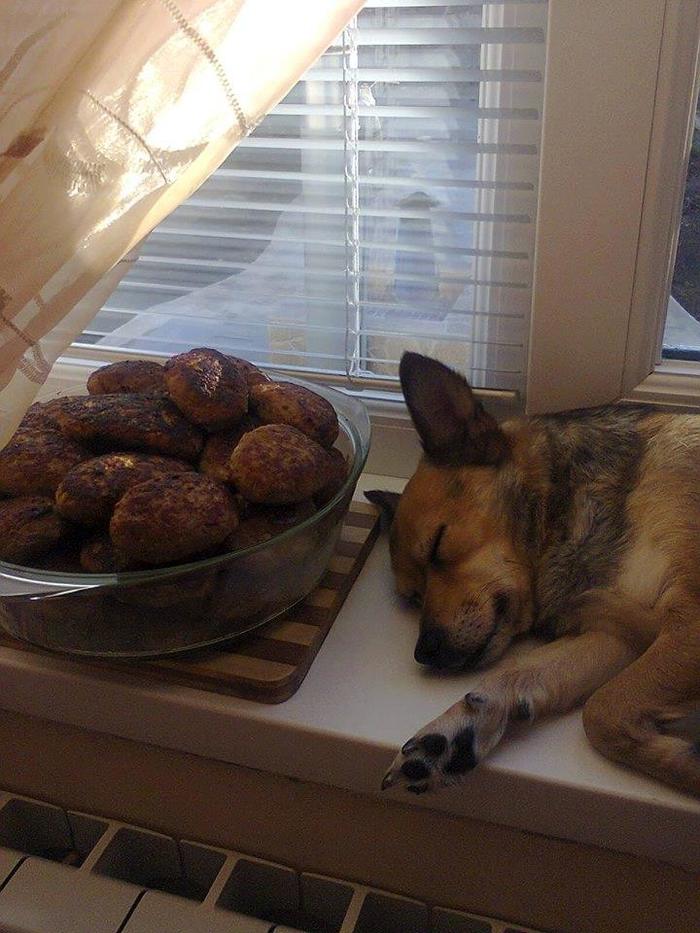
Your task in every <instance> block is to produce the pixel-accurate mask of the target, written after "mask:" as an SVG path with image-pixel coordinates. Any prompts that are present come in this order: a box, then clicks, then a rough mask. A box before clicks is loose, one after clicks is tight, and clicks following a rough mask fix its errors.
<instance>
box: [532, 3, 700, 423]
mask: <svg viewBox="0 0 700 933" xmlns="http://www.w3.org/2000/svg"><path fill="white" fill-rule="evenodd" d="M572 36H575V37H576V38H575V41H574V40H572V39H571V37H572ZM623 39H624V41H623ZM699 47H700V9H699V8H698V5H697V3H696V2H693V0H665V2H664V0H615V3H614V4H611V3H609V2H605V0H591V2H589V3H587V4H574V3H571V4H557V3H552V4H550V18H549V31H548V48H547V72H546V75H545V103H544V116H543V136H542V153H541V185H540V203H539V213H538V231H537V244H536V248H535V276H534V287H533V308H532V317H531V329H530V356H529V360H528V376H527V378H528V383H527V410H528V411H529V412H533V413H536V412H547V411H556V410H561V409H567V408H578V407H584V406H589V405H597V404H604V403H607V402H611V401H614V400H617V399H620V398H630V399H636V400H642V399H643V400H644V401H647V402H656V403H658V404H662V405H669V404H677V405H681V406H686V405H688V404H691V398H693V394H694V402H693V403H694V404H700V366H694V365H693V364H691V363H688V364H682V365H669V362H670V361H668V362H667V361H664V362H661V359H660V348H661V340H662V336H663V327H664V323H665V318H666V310H667V303H668V295H669V292H670V281H671V277H672V272H673V263H674V261H675V246H676V241H677V230H678V222H679V216H680V210H681V202H682V196H683V190H684V185H685V176H686V172H687V161H688V152H689V138H690V137H689V133H690V129H689V128H690V125H691V121H692V117H693V113H694V109H695V100H696V95H697V82H698V49H699ZM585 49H589V50H590V49H594V50H595V52H596V54H595V55H592V54H590V55H588V57H586V54H585ZM640 89H641V91H640ZM577 102H578V105H577ZM602 104H604V105H605V107H606V110H607V112H608V114H613V115H614V119H612V120H610V119H608V120H607V121H606V120H605V113H604V112H603V110H602ZM591 141H593V146H591ZM572 177H574V178H576V181H577V185H576V194H577V201H576V203H575V204H573V205H572V204H571V203H570V202H571V179H572ZM669 177H670V178H671V184H669V183H668V180H669ZM567 196H568V199H567ZM562 204H564V205H566V208H565V209H563V210H562V207H561V205H562ZM694 379H695V380H697V381H696V383H695V389H694V392H693V391H692V390H691V387H692V385H693V381H694ZM674 387H675V389H674Z"/></svg>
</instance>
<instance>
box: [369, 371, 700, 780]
mask: <svg viewBox="0 0 700 933" xmlns="http://www.w3.org/2000/svg"><path fill="white" fill-rule="evenodd" d="M402 383H403V387H404V392H405V394H406V398H407V402H408V404H409V408H410V410H411V413H412V415H413V417H414V422H415V423H416V426H417V428H418V431H419V434H420V435H421V438H422V440H423V444H424V447H425V449H426V456H425V457H424V459H423V461H422V462H421V464H420V466H419V467H418V470H417V471H416V473H415V474H414V476H413V477H412V478H411V480H410V481H409V482H408V485H407V486H406V489H405V491H404V493H403V495H402V496H401V498H400V500H399V501H398V504H397V508H396V513H395V516H394V520H393V523H392V526H391V539H390V540H391V554H392V565H393V569H394V572H395V576H396V582H397V587H398V590H399V592H400V593H402V594H403V595H404V596H406V597H407V598H411V599H413V600H414V601H416V602H418V603H419V604H420V606H421V632H422V634H421V637H420V638H419V643H418V646H417V649H416V652H417V653H416V656H417V658H418V659H419V660H421V661H422V662H423V663H428V664H431V665H433V666H438V667H456V666H467V667H479V668H483V667H489V666H490V665H491V664H492V663H493V662H495V661H496V660H497V659H498V658H500V656H501V655H502V654H503V653H504V651H505V650H506V648H507V647H508V645H509V643H510V642H511V640H512V639H513V638H514V637H517V636H519V635H522V634H524V633H526V632H533V633H534V634H543V635H546V636H547V637H549V638H550V639H552V640H551V641H550V643H549V644H545V645H543V646H542V647H539V648H537V649H535V650H534V651H532V652H531V653H529V654H527V655H525V656H524V657H521V658H519V659H517V660H509V659H507V658H506V659H504V660H503V661H501V662H500V663H499V664H497V665H496V666H495V667H492V668H491V667H489V670H488V671H487V672H486V673H485V675H484V676H483V679H482V680H481V681H480V683H479V685H478V687H477V688H476V689H475V690H474V691H472V692H471V693H470V694H467V696H466V697H465V698H463V699H462V700H460V701H459V702H458V703H456V704H455V705H454V706H453V707H451V709H450V710H448V711H447V712H446V713H445V714H443V716H441V717H438V719H437V720H435V721H434V722H433V723H431V724H429V725H428V726H426V727H425V728H424V729H422V730H421V731H420V732H419V733H418V734H417V735H416V736H415V737H414V738H413V739H411V740H410V741H409V742H408V743H407V744H406V745H405V746H404V749H403V750H402V753H401V754H400V755H399V756H398V757H397V759H396V761H395V762H394V764H393V765H392V768H391V769H390V770H389V772H388V774H387V777H386V778H385V786H388V785H391V784H395V783H403V784H405V785H406V786H407V787H408V789H411V790H413V791H415V792H423V791H425V790H429V789H434V788H436V787H438V786H440V785H443V784H450V783H454V782H455V781H457V780H460V779H461V778H462V777H463V776H464V774H465V773H466V772H467V771H468V770H469V769H470V768H471V767H473V766H474V765H475V764H477V763H478V762H479V761H480V760H481V759H482V758H483V757H484V755H486V754H488V752H489V751H490V750H491V749H492V748H493V747H494V746H495V745H496V744H497V743H498V741H499V740H500V739H501V737H502V735H503V733H504V732H505V730H506V728H507V725H508V722H509V721H510V720H512V719H515V718H519V719H523V718H528V719H533V718H535V717H539V716H543V715H547V714H550V713H556V712H562V711H565V710H568V709H570V708H572V707H573V706H575V705H577V704H580V703H582V702H585V707H584V717H583V721H584V727H585V730H586V733H587V735H588V737H589V739H590V741H591V742H592V744H593V745H594V746H595V747H596V748H597V749H598V750H599V751H600V752H602V753H603V754H604V755H606V756H608V757H610V758H612V759H615V760H617V761H620V762H622V763H624V764H626V765H629V766H631V767H633V768H636V769H638V770H641V771H644V772H646V773H647V774H650V775H653V776H654V777H656V778H659V779H660V780H663V781H666V782H669V783H671V784H674V785H675V786H677V787H680V788H682V789H684V790H687V791H690V792H692V793H695V794H700V744H699V743H698V742H697V741H694V740H692V739H690V738H688V736H684V735H681V734H677V732H678V730H677V724H678V723H679V722H681V721H683V719H684V717H687V716H688V714H690V713H692V712H693V711H694V710H697V709H698V707H700V416H694V415H673V414H662V413H658V412H656V411H654V410H653V409H649V410H648V411H639V410H634V411H633V410H631V409H623V408H619V409H614V408H610V409H606V410H601V411H600V412H593V413H590V414H588V413H576V414H575V415H572V416H571V417H570V418H566V417H563V416H555V417H554V418H550V419H546V418H543V419H521V420H517V421H512V422H508V423H505V424H503V425H501V426H500V427H499V426H498V425H496V423H495V422H494V421H493V420H492V419H490V417H489V416H488V415H487V414H486V413H485V412H484V411H483V409H482V408H481V406H480V405H479V403H478V402H477V401H476V400H475V398H474V397H473V395H472V393H471V391H470V390H469V387H468V386H467V385H466V383H465V382H464V381H463V380H461V378H460V377H457V376H456V375H455V374H454V373H452V372H451V371H449V370H447V369H446V367H442V366H441V365H440V364H438V363H436V362H435V361H431V360H427V359H426V358H423V357H419V356H417V355H416V354H408V355H407V356H406V357H405V358H404V361H403V363H402ZM606 431H607V432H609V444H610V447H609V448H607V447H606V446H605V444H606V437H607V436H608V435H606ZM563 464H565V466H566V469H565V470H564V467H563ZM559 487H561V488H559ZM563 515H565V519H564V518H562V516H563ZM586 701H587V702H586Z"/></svg>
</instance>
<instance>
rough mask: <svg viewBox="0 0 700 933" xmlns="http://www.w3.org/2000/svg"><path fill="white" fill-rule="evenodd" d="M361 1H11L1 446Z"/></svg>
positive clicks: (0, 30)
mask: <svg viewBox="0 0 700 933" xmlns="http://www.w3.org/2000/svg"><path fill="white" fill-rule="evenodd" d="M362 5H363V0H177V2H176V0H99V2H96V0H3V2H2V4H0V234H1V238H0V447H2V445H3V444H4V443H5V442H6V441H7V439H8V437H9V436H10V434H11V433H12V431H13V430H14V428H15V427H16V425H17V423H18V422H19V420H20V418H21V417H22V414H23V413H24V411H25V410H26V408H27V407H28V405H29V404H30V403H31V401H32V399H33V398H34V396H35V394H36V391H37V390H38V388H39V386H40V385H41V384H42V383H43V382H44V380H45V379H46V377H47V375H48V372H49V369H50V367H51V365H52V363H53V362H54V361H55V360H56V358H57V357H58V356H59V354H60V353H61V352H62V351H63V350H64V349H65V348H66V347H67V346H68V345H69V344H70V342H71V340H72V339H73V338H74V337H75V336H76V335H77V334H79V333H80V332H81V331H82V330H83V329H84V327H85V325H86V324H87V323H88V322H89V321H90V319H91V318H92V317H93V316H94V314H95V313H96V311H97V310H98V308H99V307H100V305H101V304H102V302H103V300H104V298H105V297H106V295H107V294H109V292H110V291H111V289H112V288H113V287H114V285H115V284H116V282H117V281H118V279H119V278H120V276H121V275H122V274H123V271H124V269H125V267H126V264H127V263H128V261H129V257H128V254H129V251H130V250H132V249H133V247H134V246H135V245H136V244H138V243H139V241H140V240H141V239H142V238H143V237H144V236H145V235H146V234H147V233H148V232H149V231H150V230H151V229H152V228H153V227H154V226H155V225H156V224H158V223H159V222H160V221H161V220H162V219H163V218H164V217H165V216H166V215H167V214H169V213H170V211H172V210H173V209H174V208H175V207H177V205H178V204H180V203H181V202H182V201H183V200H185V199H186V198H187V197H188V196H189V195H190V194H191V193H192V192H193V191H194V190H195V189H196V188H197V187H198V186H199V185H200V184H201V183H202V182H203V181H204V180H205V179H206V178H207V176H208V175H209V174H210V173H211V172H212V171H214V169H216V168H217V167H218V166H219V164H220V163H221V162H222V161H223V160H224V159H225V158H226V156H227V155H228V153H229V152H230V151H231V150H232V149H233V148H234V147H235V145H236V143H237V142H238V141H239V140H240V139H241V138H242V137H243V136H245V135H246V134H248V133H249V132H250V131H251V130H252V129H253V128H254V127H255V126H256V125H257V123H259V121H260V120H261V119H262V117H263V116H264V114H266V113H267V112H268V111H269V110H270V109H271V108H272V107H273V106H274V105H275V104H276V103H277V102H278V101H279V100H280V98H282V97H283V96H284V95H285V94H286V93H287V91H288V90H289V88H290V87H292V85H293V84H294V83H295V82H296V81H297V79H298V78H299V76H300V75H301V74H302V73H303V71H304V70H305V69H306V68H307V67H308V66H309V65H310V64H311V63H312V62H313V61H314V60H315V59H316V58H317V57H318V56H319V55H320V54H321V53H322V52H323V51H324V50H325V48H326V47H327V46H328V45H329V44H330V43H331V42H332V41H333V39H334V38H335V37H336V36H337V34H338V33H339V32H340V30H341V29H342V28H343V26H344V25H345V23H346V22H347V21H348V20H349V19H350V18H351V17H352V15H353V14H354V13H355V12H356V11H357V10H358V9H359V8H360V7H361V6H362Z"/></svg>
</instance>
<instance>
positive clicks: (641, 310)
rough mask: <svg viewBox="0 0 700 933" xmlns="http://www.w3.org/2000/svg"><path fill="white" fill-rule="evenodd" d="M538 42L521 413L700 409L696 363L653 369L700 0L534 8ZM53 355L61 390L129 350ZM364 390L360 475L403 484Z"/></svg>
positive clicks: (554, 2)
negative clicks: (541, 66) (367, 434)
mask: <svg viewBox="0 0 700 933" xmlns="http://www.w3.org/2000/svg"><path fill="white" fill-rule="evenodd" d="M547 42H548V48H547V68H546V75H545V98H544V113H543V136H542V149H541V177H540V188H539V200H538V222H537V234H536V249H535V268H534V282H533V308H532V317H531V326H530V334H529V347H528V355H529V365H528V374H527V393H526V401H527V410H528V411H530V412H545V411H556V410H562V409H566V408H575V407H581V406H586V405H595V404H603V403H606V402H610V401H613V400H615V399H618V398H621V397H626V398H632V399H637V400H644V401H647V402H652V403H656V404H661V405H673V406H682V407H700V365H697V364H693V363H690V362H688V363H685V362H679V361H674V362H671V361H667V362H664V363H661V364H660V363H659V360H660V346H661V336H662V330H663V322H664V320H665V314H666V302H667V300H668V292H669V287H670V284H669V283H670V277H671V275H672V268H673V263H674V261H675V243H676V234H677V229H678V219H679V212H680V205H681V200H682V192H683V186H684V184H685V175H686V167H687V157H688V152H689V139H690V126H691V120H692V114H693V112H694V105H695V100H696V99H697V91H698V49H699V48H700V4H698V0H585V2H583V0H549V22H548V36H547ZM572 179H575V185H574V184H573V183H572ZM67 356H68V357H71V358H72V361H71V365H70V366H68V367H67V368H66V367H63V374H64V378H66V377H67V378H72V379H73V380H74V381H75V378H76V376H77V373H78V372H79V371H80V369H79V365H80V364H79V362H78V361H79V360H80V359H81V358H82V361H83V365H85V363H86V361H88V360H89V361H90V365H91V366H92V367H94V366H95V365H97V364H98V363H99V362H100V361H101V360H103V359H107V360H109V361H112V360H114V359H118V358H128V356H129V354H128V353H126V352H125V353H117V354H115V353H108V352H104V353H103V352H101V351H100V350H97V349H94V348H91V349H89V350H83V349H74V350H72V351H70V352H69V354H68V355H67ZM66 362H67V360H66ZM76 364H77V367H78V368H76ZM59 369H61V367H59ZM82 371H83V372H84V371H85V370H84V369H83V370H82ZM331 381H333V380H331ZM369 388H370V390H371V386H370V387H369ZM368 394H369V395H370V398H369V399H368V401H369V407H370V411H371V413H372V415H373V419H374V423H375V435H374V445H373V446H374V453H373V462H371V464H370V467H371V468H372V469H373V471H374V472H383V473H392V474H394V475H398V476H401V475H409V474H410V472H411V471H412V469H413V465H414V463H415V459H416V457H417V454H418V447H417V443H416V439H415V435H414V433H413V432H412V431H411V430H410V422H409V421H408V416H407V413H406V410H405V406H403V404H402V403H401V402H400V400H398V399H395V398H392V396H391V395H390V394H384V395H383V396H381V395H380V394H379V393H377V394H376V395H375V396H374V397H371V392H370V393H368ZM480 394H481V395H482V397H483V398H484V400H485V401H486V403H487V404H488V405H489V407H490V409H491V410H492V411H494V414H496V415H500V416H505V415H508V414H513V413H515V412H516V411H517V410H521V409H522V401H520V402H519V401H518V400H516V399H515V398H514V396H513V393H507V392H503V393H499V392H483V393H480Z"/></svg>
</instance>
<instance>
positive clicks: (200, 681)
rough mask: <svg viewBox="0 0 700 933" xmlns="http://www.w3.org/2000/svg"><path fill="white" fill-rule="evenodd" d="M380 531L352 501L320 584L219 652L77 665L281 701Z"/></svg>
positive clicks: (9, 641)
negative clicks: (295, 603)
mask: <svg viewBox="0 0 700 933" xmlns="http://www.w3.org/2000/svg"><path fill="white" fill-rule="evenodd" d="M378 531H379V515H378V513H377V510H376V509H375V508H374V506H372V505H370V504H369V503H364V502H353V503H352V505H351V507H350V510H349V512H348V514H347V515H346V516H345V521H344V523H343V527H342V529H341V533H340V540H339V541H338V546H337V547H336V550H335V554H334V555H333V557H332V558H331V561H330V564H329V566H328V570H327V572H326V574H325V576H324V577H323V579H322V580H321V582H320V584H319V585H318V586H317V587H316V589H315V590H314V591H313V592H312V593H310V594H309V595H308V596H307V597H306V599H305V600H304V601H303V602H301V603H299V604H298V605H296V606H294V607H293V608H292V609H290V610H289V611H288V612H286V613H285V614H284V615H283V616H280V617H279V618H277V619H275V620H273V621H272V622H269V623H268V624H267V625H266V626H264V627H263V628H260V629H257V630H256V631H255V632H253V633H251V634H250V635H247V636H244V637H243V638H240V639H237V640H236V641H234V642H229V643H226V644H224V645H222V646H219V647H217V648H213V649H207V650H200V651H197V652H196V653H194V654H192V655H187V656H182V657H180V656H178V657H173V658H170V659H161V660H154V661H96V660H92V659H82V658H80V659H77V658H76V659H74V660H75V664H77V665H79V666H81V667H92V668H101V669H105V668H108V669H110V670H118V671H121V672H124V673H126V674H128V675H129V676H131V677H136V678H138V679H140V680H153V679H156V680H160V681H165V682H167V683H177V684H184V685H186V686H188V687H196V688H197V689H199V690H207V691H209V692H211V693H225V694H229V695H232V696H240V697H245V698H246V699H249V700H258V701H259V702H261V703H281V702H282V701H283V700H287V699H289V697H290V696H292V695H293V694H294V693H295V692H296V691H297V690H298V689H299V687H300V686H301V683H302V681H303V680H304V678H305V677H306V675H307V673H308V671H309V668H310V667H311V663H312V661H313V660H314V658H315V657H316V655H317V654H318V652H319V650H320V648H321V645H322V644H323V641H324V639H325V637H326V635H327V634H328V632H329V631H330V628H331V626H332V625H333V622H334V620H335V618H336V616H337V615H338V612H339V611H340V607H341V606H342V605H343V603H344V602H345V597H346V596H347V595H348V593H349V592H350V587H351V586H352V584H353V583H354V581H355V579H356V578H357V575H358V574H359V572H360V570H361V569H362V566H363V565H364V562H365V560H366V559H367V556H368V554H369V552H370V551H371V549H372V545H373V544H374V542H375V540H376V538H377V534H378ZM0 644H2V645H5V646H7V647H10V648H19V649H21V650H23V651H27V652H33V653H38V654H46V653H47V652H44V651H42V649H40V648H36V647H34V646H33V645H30V644H28V643H26V642H23V641H18V640H17V639H14V638H10V637H9V636H8V635H4V634H2V635H0ZM71 660H73V659H71Z"/></svg>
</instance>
